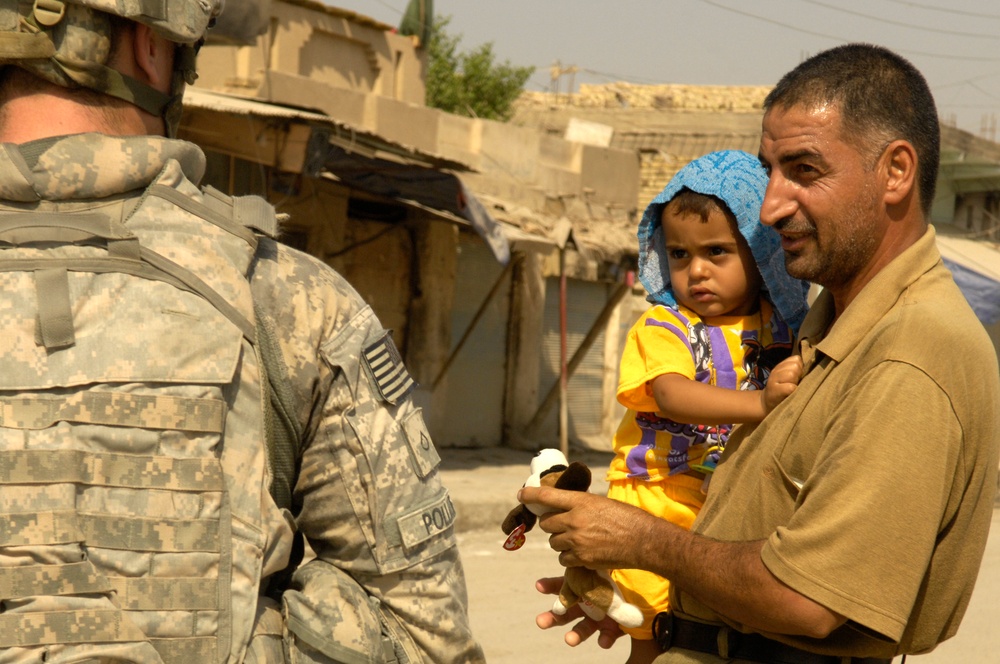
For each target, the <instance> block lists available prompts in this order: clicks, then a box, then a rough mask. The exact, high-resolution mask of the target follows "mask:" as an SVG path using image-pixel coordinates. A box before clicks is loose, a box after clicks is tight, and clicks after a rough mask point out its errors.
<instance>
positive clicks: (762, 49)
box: [324, 0, 1000, 140]
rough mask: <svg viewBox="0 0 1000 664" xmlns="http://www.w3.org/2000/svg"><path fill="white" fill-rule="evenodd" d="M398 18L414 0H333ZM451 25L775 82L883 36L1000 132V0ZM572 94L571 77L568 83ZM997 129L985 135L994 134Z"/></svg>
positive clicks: (734, 7)
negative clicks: (805, 64)
mask: <svg viewBox="0 0 1000 664" xmlns="http://www.w3.org/2000/svg"><path fill="white" fill-rule="evenodd" d="M324 1H325V2H326V3H327V4H330V5H334V6H337V7H342V8H344V9H349V10H351V11H355V12H358V13H360V14H364V15H366V16H370V17H372V18H374V19H376V20H379V21H382V22H383V23H387V24H389V25H398V24H399V21H400V18H401V17H402V14H403V11H404V10H405V9H406V6H407V3H408V0H324ZM434 12H435V15H436V16H438V17H442V16H450V17H451V22H450V23H449V26H448V28H447V30H448V31H449V32H450V33H451V34H452V35H456V36H460V37H461V42H460V48H461V49H462V50H472V49H473V48H475V47H477V46H479V45H480V44H483V43H486V42H491V43H492V44H493V50H494V53H495V54H496V56H497V60H498V61H500V62H503V61H509V62H510V64H513V65H518V66H533V67H535V68H536V71H535V73H534V75H533V76H532V77H531V79H530V80H529V81H528V83H527V85H526V86H525V87H526V88H527V89H529V90H550V89H551V88H552V79H551V74H550V71H551V67H552V65H553V64H554V63H556V62H559V63H561V65H562V66H563V67H569V66H575V67H576V68H577V69H578V71H577V73H575V74H574V75H573V79H574V83H575V88H578V87H579V84H580V83H610V82H614V81H629V82H632V83H643V84H654V83H682V84H699V85H773V84H774V83H776V82H777V80H778V79H779V78H780V77H781V75H782V74H784V73H785V72H786V71H788V70H789V69H791V68H792V67H794V66H795V65H796V64H798V63H799V62H800V61H801V60H802V59H803V58H805V57H808V56H809V55H813V54H815V53H818V52H820V51H822V50H825V49H827V48H830V47H832V46H836V45H838V44H844V43H848V42H854V41H864V42H870V43H874V44H880V45H882V46H886V47H888V48H890V49H893V50H895V51H896V52H898V53H899V54H900V55H902V56H904V57H906V58H907V59H909V60H910V61H911V62H912V63H913V64H914V65H916V67H917V68H918V69H920V71H921V72H923V74H924V76H925V77H926V78H927V82H928V84H929V85H930V87H931V90H932V91H933V93H934V97H935V100H936V102H937V106H938V115H939V116H940V117H941V118H942V120H944V121H945V122H946V123H949V124H954V125H956V126H958V127H959V128H961V129H964V130H966V131H969V132H971V133H973V134H975V135H977V136H986V137H987V138H992V139H993V140H1000V129H998V128H997V124H998V123H1000V2H996V0H912V1H911V0H754V1H753V2H746V1H745V0H497V1H493V2H486V1H485V0H434ZM559 85H560V91H562V92H566V91H568V86H569V77H568V76H566V77H563V78H561V79H560V80H559ZM984 130H985V133H984Z"/></svg>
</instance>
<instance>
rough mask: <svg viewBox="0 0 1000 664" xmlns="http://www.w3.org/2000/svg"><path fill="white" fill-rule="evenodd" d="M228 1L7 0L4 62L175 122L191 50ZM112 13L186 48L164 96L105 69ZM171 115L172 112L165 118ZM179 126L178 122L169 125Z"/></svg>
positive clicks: (2, 24) (0, 59) (1, 24)
mask: <svg viewBox="0 0 1000 664" xmlns="http://www.w3.org/2000/svg"><path fill="white" fill-rule="evenodd" d="M223 2H224V0H15V2H9V1H7V0H5V2H3V4H2V6H0V66H2V65H4V64H13V65H16V66H18V67H21V68H23V69H26V70H28V71H30V72H32V73H34V74H35V75H37V76H41V77H42V78H44V79H46V80H48V81H50V82H52V83H56V84H58V85H62V86H66V87H76V86H81V87H85V88H90V89H93V90H97V91H100V92H104V93H107V94H110V95H112V96H115V97H119V98H121V99H125V100H126V101H129V102H131V103H134V104H137V105H138V106H141V107H142V108H144V109H146V110H148V111H150V112H152V113H154V114H156V115H160V114H163V115H164V117H165V118H166V119H167V121H168V125H176V120H177V117H179V115H178V114H179V106H180V95H181V93H182V91H183V85H184V83H185V82H188V83H190V82H193V81H194V78H195V73H194V52H195V50H196V48H197V45H198V44H199V43H200V42H201V40H202V39H203V38H204V36H205V32H206V30H207V29H208V28H209V27H210V25H211V24H212V23H213V22H214V19H215V17H216V16H218V14H219V13H221V11H222V7H223ZM108 14H112V15H116V16H120V17H122V18H125V19H128V20H132V21H135V22H137V23H142V24H143V25H146V26H149V27H150V28H151V29H152V30H153V31H155V32H156V33H157V34H158V35H160V36H161V37H163V38H164V39H167V40H169V41H172V42H176V43H178V44H180V45H181V47H182V48H181V51H180V52H179V53H178V56H177V58H176V59H175V66H176V76H175V78H176V79H178V80H176V81H175V83H174V85H173V86H172V93H171V94H170V95H162V94H161V93H159V92H158V91H156V90H153V89H152V88H149V87H148V86H145V85H143V84H141V83H138V81H135V80H133V79H130V78H129V77H126V76H124V75H122V74H119V73H118V72H116V71H114V70H112V69H110V68H109V67H107V66H106V64H107V61H108V58H109V56H110V54H111V50H112V49H111V46H112V45H111V26H110V21H109V17H108V16H107V15H108ZM168 115H169V116H170V117H168ZM168 128H171V129H172V128H174V127H168Z"/></svg>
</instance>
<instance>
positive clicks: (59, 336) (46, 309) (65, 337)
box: [35, 267, 76, 351]
mask: <svg viewBox="0 0 1000 664" xmlns="http://www.w3.org/2000/svg"><path fill="white" fill-rule="evenodd" d="M35 299H36V301H37V303H38V323H37V326H36V328H35V343H36V344H38V345H39V346H45V348H46V349H47V350H50V351H53V350H59V349H60V348H67V347H69V346H72V345H73V344H74V343H76V333H75V332H74V330H73V309H72V307H71V305H70V298H69V276H68V273H67V272H66V268H59V267H57V268H47V269H43V270H35Z"/></svg>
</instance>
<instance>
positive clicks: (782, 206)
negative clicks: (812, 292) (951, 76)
mask: <svg viewBox="0 0 1000 664" xmlns="http://www.w3.org/2000/svg"><path fill="white" fill-rule="evenodd" d="M760 160H761V163H762V164H763V165H764V167H765V168H766V169H767V171H768V174H769V176H770V180H769V181H768V185H767V192H766V194H765V196H764V204H763V206H762V207H761V221H762V222H763V223H764V224H766V225H768V226H774V228H775V229H776V230H777V231H778V233H780V234H781V246H782V249H784V252H785V267H786V268H787V269H788V273H789V274H791V275H792V276H793V277H797V278H799V279H805V280H808V281H812V282H814V283H817V284H820V285H821V286H823V287H825V288H827V289H830V290H831V291H833V292H834V295H835V296H836V295H837V294H838V292H839V293H843V294H850V293H851V292H852V291H854V290H856V288H854V286H856V285H858V284H863V283H864V282H866V281H867V279H868V278H870V275H869V274H868V268H869V267H870V265H871V264H872V262H873V258H874V256H875V252H876V250H877V248H878V246H879V243H880V241H881V237H882V235H883V233H884V232H885V229H884V227H883V226H882V220H883V219H884V216H885V215H884V214H882V212H881V206H882V201H881V198H880V196H879V195H878V191H879V185H878V182H877V170H876V169H875V168H874V166H875V159H874V158H872V157H870V156H869V157H866V156H865V155H863V154H862V153H860V152H859V151H858V149H857V148H856V147H855V146H854V145H853V144H851V143H848V142H846V141H844V140H843V138H842V137H841V127H840V112H839V111H838V110H837V109H836V108H834V107H830V106H820V107H807V106H792V107H790V108H784V107H775V108H772V109H771V110H770V111H768V113H767V114H766V115H765V116H764V123H763V134H762V136H761V142H760Z"/></svg>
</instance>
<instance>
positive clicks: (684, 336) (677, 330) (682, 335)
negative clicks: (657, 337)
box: [646, 319, 691, 350]
mask: <svg viewBox="0 0 1000 664" xmlns="http://www.w3.org/2000/svg"><path fill="white" fill-rule="evenodd" d="M649 326H653V327H662V328H663V329H665V330H669V331H671V332H673V333H674V334H675V335H677V338H678V339H680V340H681V341H683V342H684V345H685V346H687V347H688V350H691V342H690V341H688V335H687V330H681V329H680V328H679V327H677V326H676V325H674V324H673V323H666V322H663V321H659V320H652V319H646V327H649Z"/></svg>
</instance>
